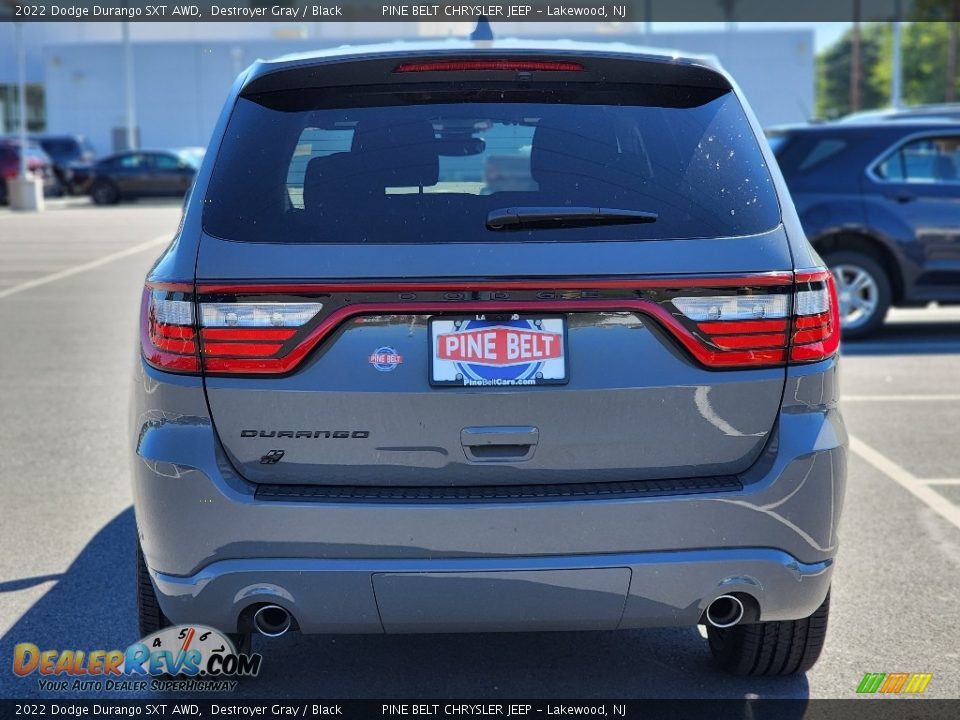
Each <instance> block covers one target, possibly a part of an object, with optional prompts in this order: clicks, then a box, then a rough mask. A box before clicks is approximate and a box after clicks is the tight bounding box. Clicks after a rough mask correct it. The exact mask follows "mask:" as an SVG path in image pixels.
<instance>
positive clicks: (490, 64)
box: [394, 59, 583, 73]
mask: <svg viewBox="0 0 960 720" xmlns="http://www.w3.org/2000/svg"><path fill="white" fill-rule="evenodd" d="M482 70H506V71H508V72H510V71H513V72H520V71H527V72H582V71H583V65H581V64H580V63H576V62H568V61H541V60H509V59H493V60H430V61H426V62H411V63H401V64H400V65H397V67H396V69H395V70H394V72H398V73H409V72H477V71H482Z"/></svg>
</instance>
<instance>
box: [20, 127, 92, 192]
mask: <svg viewBox="0 0 960 720" xmlns="http://www.w3.org/2000/svg"><path fill="white" fill-rule="evenodd" d="M32 140H33V141H34V142H35V143H36V144H37V145H39V146H40V147H42V148H43V150H44V152H45V153H47V155H49V156H50V157H51V158H52V159H53V172H54V174H55V175H56V178H57V184H58V185H59V186H60V190H61V192H63V193H66V194H68V195H78V194H80V193H82V192H84V191H85V190H86V184H87V182H88V181H89V179H90V170H91V166H92V165H93V161H94V159H95V158H96V153H95V152H94V149H93V145H91V144H90V142H89V141H88V140H87V139H86V138H85V137H83V136H82V135H36V136H34V137H33V138H32Z"/></svg>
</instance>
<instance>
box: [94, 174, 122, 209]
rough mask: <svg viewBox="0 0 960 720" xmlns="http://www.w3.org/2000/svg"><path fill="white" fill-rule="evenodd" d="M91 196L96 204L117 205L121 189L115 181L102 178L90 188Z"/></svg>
mask: <svg viewBox="0 0 960 720" xmlns="http://www.w3.org/2000/svg"><path fill="white" fill-rule="evenodd" d="M90 198H91V199H92V200H93V202H94V204H95V205H116V204H117V203H118V202H120V191H119V190H117V186H116V185H114V184H113V183H111V182H108V181H106V180H100V181H99V182H97V183H95V184H94V186H93V187H92V188H90Z"/></svg>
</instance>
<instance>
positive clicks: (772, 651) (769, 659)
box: [707, 592, 830, 675]
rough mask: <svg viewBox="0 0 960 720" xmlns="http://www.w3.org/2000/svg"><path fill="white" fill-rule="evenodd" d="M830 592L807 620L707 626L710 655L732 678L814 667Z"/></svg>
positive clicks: (800, 671)
mask: <svg viewBox="0 0 960 720" xmlns="http://www.w3.org/2000/svg"><path fill="white" fill-rule="evenodd" d="M829 615H830V593H829V592H828V593H827V597H826V598H825V599H824V601H823V604H822V605H821V606H820V607H819V608H817V611H816V612H815V613H813V615H811V616H810V617H806V618H801V619H800V620H781V621H779V622H761V623H754V624H749V625H735V626H733V627H731V628H725V629H720V628H715V627H712V626H710V625H708V626H707V640H708V641H709V643H710V652H711V653H713V658H714V660H716V662H717V663H718V664H719V665H720V667H722V668H723V669H724V670H726V671H727V672H729V673H733V674H734V675H794V674H796V673H802V672H806V671H807V670H809V669H810V668H812V667H813V665H814V663H816V662H817V658H819V657H820V652H821V651H822V650H823V643H824V640H825V639H826V636H827V618H828V616H829Z"/></svg>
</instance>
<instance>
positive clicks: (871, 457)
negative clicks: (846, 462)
mask: <svg viewBox="0 0 960 720" xmlns="http://www.w3.org/2000/svg"><path fill="white" fill-rule="evenodd" d="M850 449H851V450H852V451H853V452H855V453H856V454H857V455H859V456H860V457H861V458H863V459H864V460H866V461H867V462H868V463H870V464H871V465H873V467H875V468H876V469H877V470H879V471H880V472H882V473H883V474H884V475H886V476H887V477H888V478H890V479H891V480H893V481H894V482H896V483H897V484H899V485H900V486H901V487H903V488H905V489H906V490H908V491H909V492H911V493H912V494H913V495H914V497H916V498H917V499H919V500H920V501H921V502H923V503H925V504H926V505H927V507H929V508H930V509H931V510H933V511H934V512H935V513H937V514H938V515H940V517H942V518H943V519H944V520H946V521H947V522H949V523H952V524H953V525H954V526H955V527H957V528H960V507H957V506H956V505H954V504H953V503H952V502H950V501H949V500H947V499H946V498H945V497H944V496H943V495H941V494H940V493H938V492H937V491H936V490H933V489H932V488H930V487H929V486H927V485H925V484H924V483H923V481H922V480H919V479H917V478H916V477H914V476H913V475H912V474H911V473H909V472H907V471H906V470H904V469H903V468H902V467H900V466H899V465H897V464H896V463H895V462H893V460H891V459H890V458H888V457H886V456H885V455H881V454H880V453H879V452H877V451H876V450H874V449H873V448H872V447H870V446H869V445H867V444H866V443H865V442H863V440H860V439H859V438H855V437H853V436H852V435H851V436H850Z"/></svg>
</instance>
